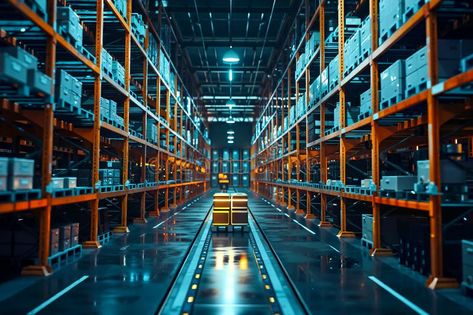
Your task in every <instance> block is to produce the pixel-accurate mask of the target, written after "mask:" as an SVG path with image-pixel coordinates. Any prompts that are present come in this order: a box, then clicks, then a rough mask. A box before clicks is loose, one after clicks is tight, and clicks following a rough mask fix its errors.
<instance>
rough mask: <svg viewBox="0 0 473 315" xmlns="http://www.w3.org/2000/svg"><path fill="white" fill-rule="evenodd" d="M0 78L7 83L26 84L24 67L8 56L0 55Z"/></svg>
mask: <svg viewBox="0 0 473 315" xmlns="http://www.w3.org/2000/svg"><path fill="white" fill-rule="evenodd" d="M0 78H3V79H4V80H5V81H7V82H9V83H19V84H26V82H27V68H26V65H25V64H24V63H23V62H22V61H20V60H19V59H17V58H15V57H13V56H11V55H9V54H6V53H0Z"/></svg>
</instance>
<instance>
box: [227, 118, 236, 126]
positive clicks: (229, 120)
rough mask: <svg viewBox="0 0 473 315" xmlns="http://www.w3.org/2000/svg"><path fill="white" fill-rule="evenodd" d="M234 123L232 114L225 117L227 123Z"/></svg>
mask: <svg viewBox="0 0 473 315" xmlns="http://www.w3.org/2000/svg"><path fill="white" fill-rule="evenodd" d="M234 123H235V119H233V117H232V116H230V117H228V118H227V124H234Z"/></svg>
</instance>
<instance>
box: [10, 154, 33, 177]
mask: <svg viewBox="0 0 473 315" xmlns="http://www.w3.org/2000/svg"><path fill="white" fill-rule="evenodd" d="M8 163H9V164H8V165H9V175H10V176H29V177H33V174H34V160H30V159H21V158H10V159H9V160H8Z"/></svg>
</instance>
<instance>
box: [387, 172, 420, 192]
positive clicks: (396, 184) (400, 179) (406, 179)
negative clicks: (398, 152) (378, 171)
mask: <svg viewBox="0 0 473 315" xmlns="http://www.w3.org/2000/svg"><path fill="white" fill-rule="evenodd" d="M416 181H417V176H410V175H400V176H383V177H382V178H381V189H382V190H394V191H405V190H412V189H413V187H414V184H415V182H416Z"/></svg>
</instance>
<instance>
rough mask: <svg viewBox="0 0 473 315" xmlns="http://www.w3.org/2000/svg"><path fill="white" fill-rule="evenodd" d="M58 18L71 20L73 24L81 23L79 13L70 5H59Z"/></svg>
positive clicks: (59, 19)
mask: <svg viewBox="0 0 473 315" xmlns="http://www.w3.org/2000/svg"><path fill="white" fill-rule="evenodd" d="M57 20H58V21H70V22H71V23H73V24H79V23H80V19H79V16H78V15H77V13H75V12H74V10H73V9H72V8H71V7H69V6H65V7H62V6H58V7H57Z"/></svg>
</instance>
